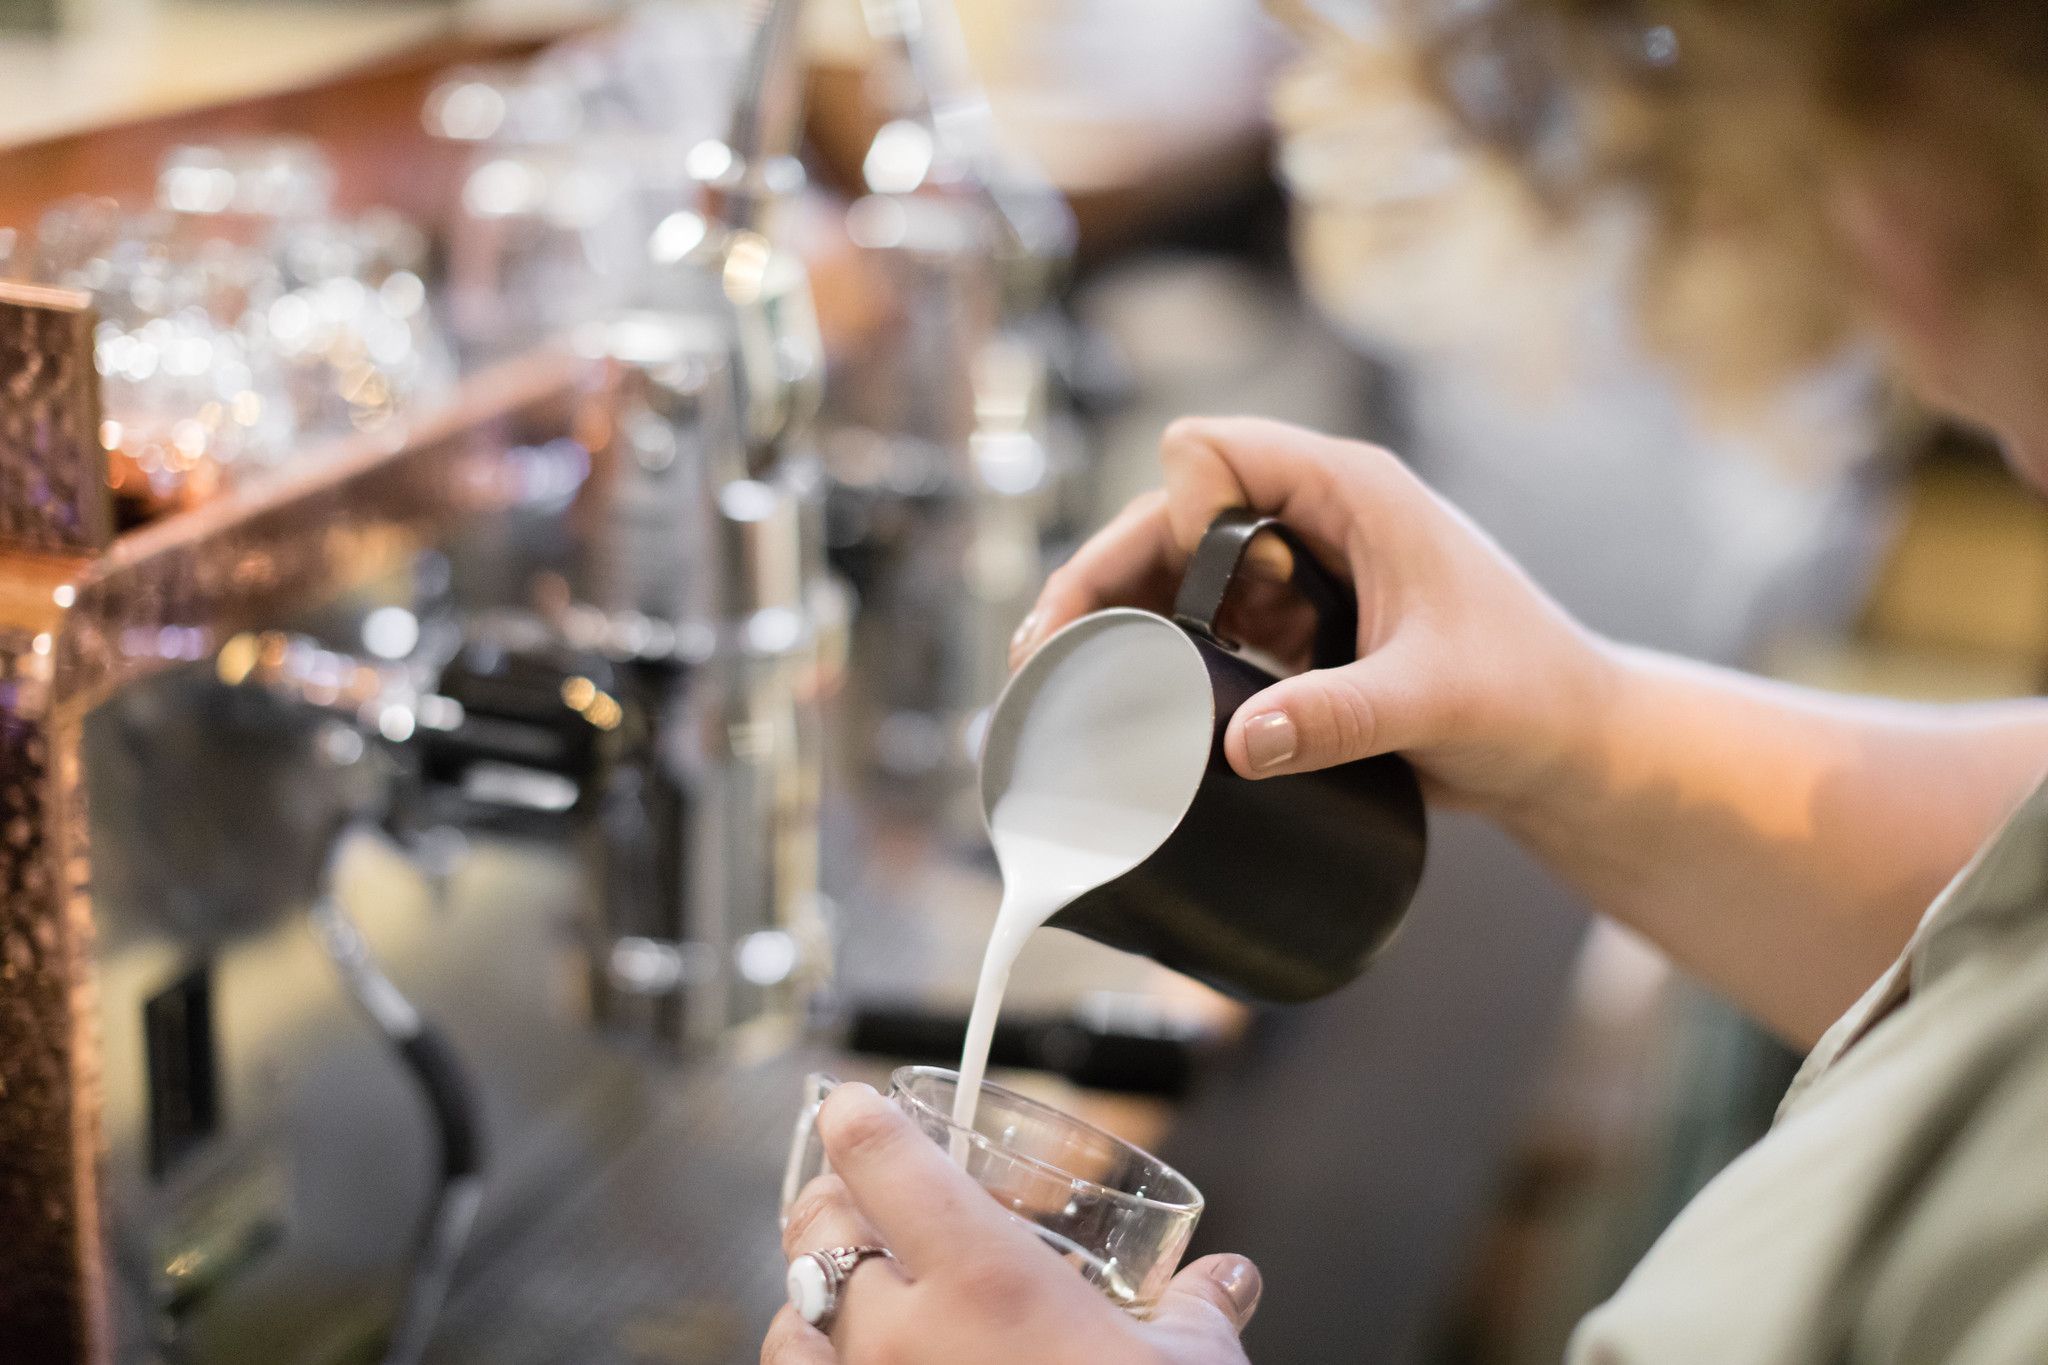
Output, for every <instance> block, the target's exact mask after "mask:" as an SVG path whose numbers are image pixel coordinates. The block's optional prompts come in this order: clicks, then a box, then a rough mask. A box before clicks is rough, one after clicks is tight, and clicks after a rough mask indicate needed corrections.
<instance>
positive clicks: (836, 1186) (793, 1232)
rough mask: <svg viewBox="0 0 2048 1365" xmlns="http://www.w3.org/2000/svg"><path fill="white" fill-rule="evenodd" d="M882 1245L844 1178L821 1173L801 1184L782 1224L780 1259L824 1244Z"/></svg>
mask: <svg viewBox="0 0 2048 1365" xmlns="http://www.w3.org/2000/svg"><path fill="white" fill-rule="evenodd" d="M885 1245H887V1243H885V1242H884V1241H883V1240H882V1235H881V1234H880V1233H878V1232H876V1231H875V1229H874V1227H873V1225H871V1224H870V1223H869V1222H868V1220H867V1219H865V1218H863V1217H861V1214H860V1210H859V1209H857V1208H855V1207H854V1204H853V1196H852V1195H850V1194H848V1193H847V1192H846V1182H845V1181H843V1180H841V1179H840V1178H839V1177H838V1176H836V1175H821V1176H819V1177H818V1178H817V1179H816V1180H813V1181H812V1182H811V1183H810V1184H808V1185H806V1186H804V1188H803V1190H802V1192H801V1193H799V1194H798V1195H797V1197H796V1199H795V1201H794V1202H793V1203H791V1204H790V1206H789V1217H788V1220H787V1221H786V1222H784V1224H783V1225H782V1257H783V1259H784V1260H795V1259H796V1258H797V1257H799V1256H801V1255H803V1254H804V1253H805V1252H807V1251H823V1250H825V1249H826V1248H827V1247H854V1246H885Z"/></svg>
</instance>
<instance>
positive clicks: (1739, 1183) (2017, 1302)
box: [1569, 787, 2048, 1365]
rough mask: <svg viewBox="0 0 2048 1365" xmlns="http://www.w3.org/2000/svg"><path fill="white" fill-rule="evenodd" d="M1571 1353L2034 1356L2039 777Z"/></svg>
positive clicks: (1763, 1357) (2039, 1338) (1919, 1361)
mask: <svg viewBox="0 0 2048 1365" xmlns="http://www.w3.org/2000/svg"><path fill="white" fill-rule="evenodd" d="M1569 1359H1570V1361H1571V1362H1572V1365H1678V1363H1679V1362H1693V1361H1699V1362H1713V1365H1764V1362H1785V1365H1794V1363H1795V1362H1796V1363H1797V1365H1934V1363H1935V1362H1943V1363H1944V1365H2048V787H2044V789H2042V790H2039V791H2036V792H2035V794H2034V795H2033V796H2031V797H2030V798H2028V800H2027V802H2026V803H2025V804H2024V805H2023V806H2021V807H2020V809H2019V810H2018V811H2017V812H2016V813H2015V814H2014V815H2013V816H2012V818H2011V819H2010V820H2009V821H2008V822H2007V824H2006V826H2005V828H2004V829H2003V830H2001V831H2000V832H1999V834H1998V835H1997V836H1996V837H1994V838H1993V839H1992V840H1991V842H1990V843H1989V844H1987V845H1985V847H1984V848H1983V849H1982V850H1981V851H1980V852H1979V853H1978V854H1977V856H1976V858H1975V859H1974V860H1972V862H1971V864H1970V865H1969V867H1967V868H1965V869H1964V870H1963V872H1962V874H1961V875H1960V876H1959V877H1957V878H1956V880H1955V881H1954V882H1953V883H1952V884H1951V885H1950V886H1949V888H1948V889H1947V890H1946V891H1944V892H1943V893H1942V895H1941V897H1940V898H1939V899H1938V900H1937V901H1935V903H1934V905H1933V907H1932V908H1931V909H1930V910H1929V911H1928V913H1927V916H1926V918H1925V919H1924V920H1923V921H1922V922H1921V924H1920V927H1919V929H1918V931H1917V932H1916V933H1915V934H1914V937H1913V939H1912V941H1911V942H1910V943H1909V944H1908V945H1907V947H1906V951H1905V953H1904V955H1903V956H1902V957H1901V958H1900V959H1899V961H1898V963H1897V964H1895V965H1894V966H1893V967H1892V969H1891V970H1890V971H1889V972H1887V973H1886V974H1885V976H1884V977H1883V978H1882V979H1881V980H1879V981H1878V983H1877V984H1876V985H1875V986H1873V987H1871V989H1870V991H1869V992H1868V993H1867V994H1866V995H1865V996H1864V997H1863V999H1862V1000H1860V1001H1858V1002H1857V1003H1856V1005H1855V1007H1854V1008H1852V1009H1851V1010H1850V1011H1849V1012H1848V1013H1847V1014H1846V1015H1844V1016H1843V1017H1842V1019H1841V1020H1840V1021H1839V1022H1837V1023H1836V1024H1835V1026H1834V1027H1833V1028H1832V1029H1830V1030H1829V1031H1828V1032H1827V1034H1826V1036H1824V1037H1823V1038H1822V1039H1821V1041H1820V1043H1819V1045H1818V1046H1817V1047H1816V1048H1815V1049H1814V1052H1813V1055H1812V1056H1811V1057H1809V1058H1808V1059H1807V1061H1806V1065H1805V1066H1804V1067H1803V1068H1802V1069H1801V1070H1800V1072H1799V1075H1798V1077H1797V1079H1795V1080H1794V1081H1793V1083H1792V1088H1791V1090H1790V1091H1789V1092H1788V1093H1787V1095H1786V1097H1785V1101H1784V1103H1783V1104H1782V1105H1781V1106H1780V1108H1779V1110H1778V1117H1777V1122H1776V1123H1775V1125H1774V1126H1773V1127H1772V1129H1771V1131H1770V1133H1769V1134H1768V1135H1766V1136H1765V1137H1764V1138H1763V1139H1762V1140H1761V1141H1760V1142H1758V1143H1757V1144H1756V1145H1755V1146H1754V1147H1752V1148H1751V1149H1750V1150H1749V1151H1748V1152H1746V1153H1744V1154H1743V1155H1742V1156H1741V1157H1740V1158H1738V1159H1737V1160H1736V1161H1735V1162H1734V1163H1733V1164H1731V1165H1730V1166H1729V1167H1728V1168H1727V1170H1725V1171H1723V1172H1722V1173H1721V1174H1720V1175H1719V1176H1718V1177H1717V1178H1716V1179H1715V1180H1714V1181H1713V1183H1711V1184H1710V1185H1708V1186H1707V1188H1706V1189H1705V1190H1703V1191H1701V1193H1700V1195H1699V1197H1698V1198H1697V1199H1695V1200H1694V1201H1693V1202H1692V1204H1691V1205H1690V1206H1689V1207H1687V1208H1686V1209H1685V1211H1684V1212H1683V1213H1681V1214H1680V1215H1679V1217H1678V1218H1677V1220H1676V1221H1675V1222H1673V1223H1672V1225H1671V1227H1670V1228H1669V1229H1668V1230H1666V1232H1665V1233H1664V1235H1663V1237H1662V1238H1660V1239H1659V1240H1658V1242H1657V1244H1656V1245H1655V1246H1654V1247H1653V1248H1651V1250H1650V1253H1649V1255H1648V1256H1646V1257H1645V1258H1644V1259H1643V1262H1642V1264H1641V1265H1639V1266H1638V1267H1636V1269H1635V1271H1634V1273H1633V1274H1631V1275H1630V1277H1629V1279H1628V1280H1627V1282H1626V1283H1625V1284H1623V1285H1622V1287H1621V1289H1620V1291H1619V1292H1618V1293H1616V1295H1615V1296H1614V1298H1612V1299H1611V1300H1609V1301H1608V1302H1607V1303H1606V1304H1604V1305H1603V1306H1601V1307H1600V1308H1598V1309H1596V1310H1595V1311H1594V1312H1593V1313H1592V1314H1591V1315H1590V1316H1589V1317H1588V1318H1587V1319H1586V1320H1585V1321H1584V1322H1583V1323H1581V1324H1580V1326H1579V1329H1578V1332H1577V1333H1576V1334H1575V1335H1574V1337H1573V1339H1572V1344H1571V1350H1570V1352H1569Z"/></svg>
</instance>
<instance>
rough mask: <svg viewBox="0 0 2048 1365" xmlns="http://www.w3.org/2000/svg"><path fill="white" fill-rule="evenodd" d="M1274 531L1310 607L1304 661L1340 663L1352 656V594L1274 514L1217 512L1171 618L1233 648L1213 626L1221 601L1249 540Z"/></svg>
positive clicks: (1327, 664)
mask: <svg viewBox="0 0 2048 1365" xmlns="http://www.w3.org/2000/svg"><path fill="white" fill-rule="evenodd" d="M1265 532H1271V533H1272V534H1274V535H1276V536H1278V537H1280V540H1281V541H1282V543H1284V544H1285V545H1286V546H1287V548H1288V550H1289V551H1291V552H1292V555H1293V559H1294V575H1293V577H1292V578H1291V579H1290V580H1289V582H1290V584H1291V586H1292V587H1293V588H1294V590H1295V591H1296V592H1298V593H1300V594H1301V595H1302V596H1303V597H1305V598H1307V599H1308V603H1309V605H1310V606H1311V607H1313V608H1314V609H1315V613H1316V635H1315V645H1314V648H1313V651H1312V653H1311V655H1310V664H1311V666H1312V667H1315V668H1341V667H1343V666H1344V665H1345V664H1348V663H1350V662H1351V661H1352V660H1353V659H1355V658H1357V657H1358V599H1357V598H1356V597H1355V596H1354V595H1353V594H1352V592H1351V590H1350V589H1349V588H1348V587H1346V586H1345V585H1344V584H1343V583H1341V582H1340V581H1338V579H1337V578H1336V577H1335V576H1334V575H1333V574H1331V573H1330V571H1329V570H1327V569H1325V568H1324V567H1323V566H1322V564H1321V563H1320V562H1319V561H1318V560H1317V559H1316V557H1315V556H1314V555H1313V554H1311V553H1310V552H1309V548H1308V545H1307V543H1306V542H1304V541H1303V540H1302V538H1301V537H1300V536H1298V535H1296V534H1295V533H1294V532H1293V531H1292V530H1290V529H1289V528H1288V527H1287V526H1286V525H1285V524H1284V523H1283V522H1281V521H1280V519H1279V518H1277V517H1270V516H1267V515H1265V514H1264V513H1262V512H1254V511H1252V510H1251V509H1250V508H1248V507H1232V508H1227V509H1225V510H1224V511H1222V512H1219V513H1217V515H1216V519H1215V520H1214V521H1212V522H1210V523H1209V529H1208V530H1207V531H1205V532H1203V533H1202V542H1201V544H1199V545H1197V546H1196V547H1195V553H1194V557H1193V558H1192V559H1190V560H1189V561H1188V571H1187V576H1186V577H1185V578H1183V579H1182V580H1181V584H1180V592H1179V594H1178V595H1177V596H1176V597H1175V598H1174V600H1173V619H1174V620H1175V621H1176V622H1177V623H1178V624H1180V625H1182V626H1185V627H1186V628H1187V629H1189V630H1192V631H1196V632H1197V633H1199V634H1202V635H1206V636H1208V637H1209V638H1210V639H1212V640H1214V641H1216V642H1217V643H1218V644H1222V645H1225V646H1228V647H1230V648H1236V644H1235V642H1234V641H1231V640H1227V639H1225V638H1224V637H1223V636H1222V635H1221V634H1220V633H1219V632H1218V631H1217V629H1216V623H1217V620H1218V619H1219V617H1220V616H1221V614H1222V611H1223V604H1224V602H1225V600H1226V599H1227V598H1228V597H1229V595H1230V589H1231V585H1233V584H1234V583H1236V582H1237V575H1238V571H1239V570H1240V569H1241V568H1243V567H1244V557H1245V554H1246V553H1247V552H1248V551H1249V550H1250V549H1251V545H1252V542H1253V541H1254V540H1256V539H1258V537H1259V536H1260V535H1261V534H1263V533H1265Z"/></svg>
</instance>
